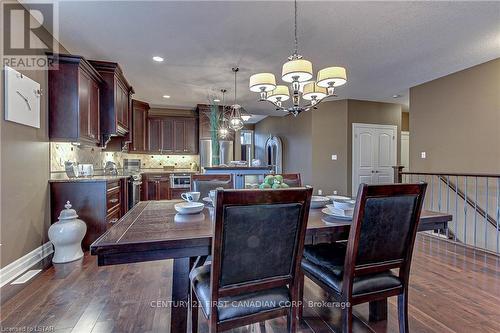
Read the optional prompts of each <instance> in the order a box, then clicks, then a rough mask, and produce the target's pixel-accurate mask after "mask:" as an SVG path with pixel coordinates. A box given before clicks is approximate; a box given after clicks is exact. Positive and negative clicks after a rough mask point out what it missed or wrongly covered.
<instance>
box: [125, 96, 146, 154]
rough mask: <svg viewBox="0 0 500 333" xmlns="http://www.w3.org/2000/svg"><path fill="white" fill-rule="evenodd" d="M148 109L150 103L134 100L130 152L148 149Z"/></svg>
mask: <svg viewBox="0 0 500 333" xmlns="http://www.w3.org/2000/svg"><path fill="white" fill-rule="evenodd" d="M148 111H149V104H148V103H145V102H141V101H137V100H135V99H134V100H132V117H131V121H132V124H131V129H132V135H131V137H132V142H131V144H130V146H129V147H130V149H129V151H130V152H145V151H147V150H148V148H147V147H148V144H147V143H148V141H147V140H148V138H147V134H148V126H147V125H148Z"/></svg>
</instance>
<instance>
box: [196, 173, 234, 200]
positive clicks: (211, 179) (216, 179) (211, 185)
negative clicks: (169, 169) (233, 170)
mask: <svg viewBox="0 0 500 333" xmlns="http://www.w3.org/2000/svg"><path fill="white" fill-rule="evenodd" d="M219 187H221V188H223V189H232V188H233V179H232V177H231V175H228V174H226V175H192V176H191V191H195V192H200V198H205V197H208V193H209V192H210V191H211V190H215V189H216V188H219Z"/></svg>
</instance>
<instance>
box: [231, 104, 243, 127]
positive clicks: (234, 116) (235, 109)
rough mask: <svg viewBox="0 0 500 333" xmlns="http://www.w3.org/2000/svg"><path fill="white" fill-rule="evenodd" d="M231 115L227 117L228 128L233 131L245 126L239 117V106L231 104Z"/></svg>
mask: <svg viewBox="0 0 500 333" xmlns="http://www.w3.org/2000/svg"><path fill="white" fill-rule="evenodd" d="M231 109H232V110H231V117H230V118H229V128H231V129H232V130H233V131H239V130H240V129H242V128H243V126H245V124H244V122H243V119H241V111H240V109H241V106H240V105H238V104H234V105H233V106H231Z"/></svg>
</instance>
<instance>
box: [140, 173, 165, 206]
mask: <svg viewBox="0 0 500 333" xmlns="http://www.w3.org/2000/svg"><path fill="white" fill-rule="evenodd" d="M142 177H143V179H144V180H145V181H144V182H143V183H144V184H145V187H144V194H145V198H144V199H145V200H170V176H169V174H143V175H142Z"/></svg>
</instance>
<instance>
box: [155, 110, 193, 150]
mask: <svg viewBox="0 0 500 333" xmlns="http://www.w3.org/2000/svg"><path fill="white" fill-rule="evenodd" d="M197 120H198V119H197V118H189V117H151V118H149V119H148V138H149V139H148V143H149V144H148V148H149V149H148V150H149V152H151V153H153V152H160V153H162V154H177V155H195V154H198V121H197Z"/></svg>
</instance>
